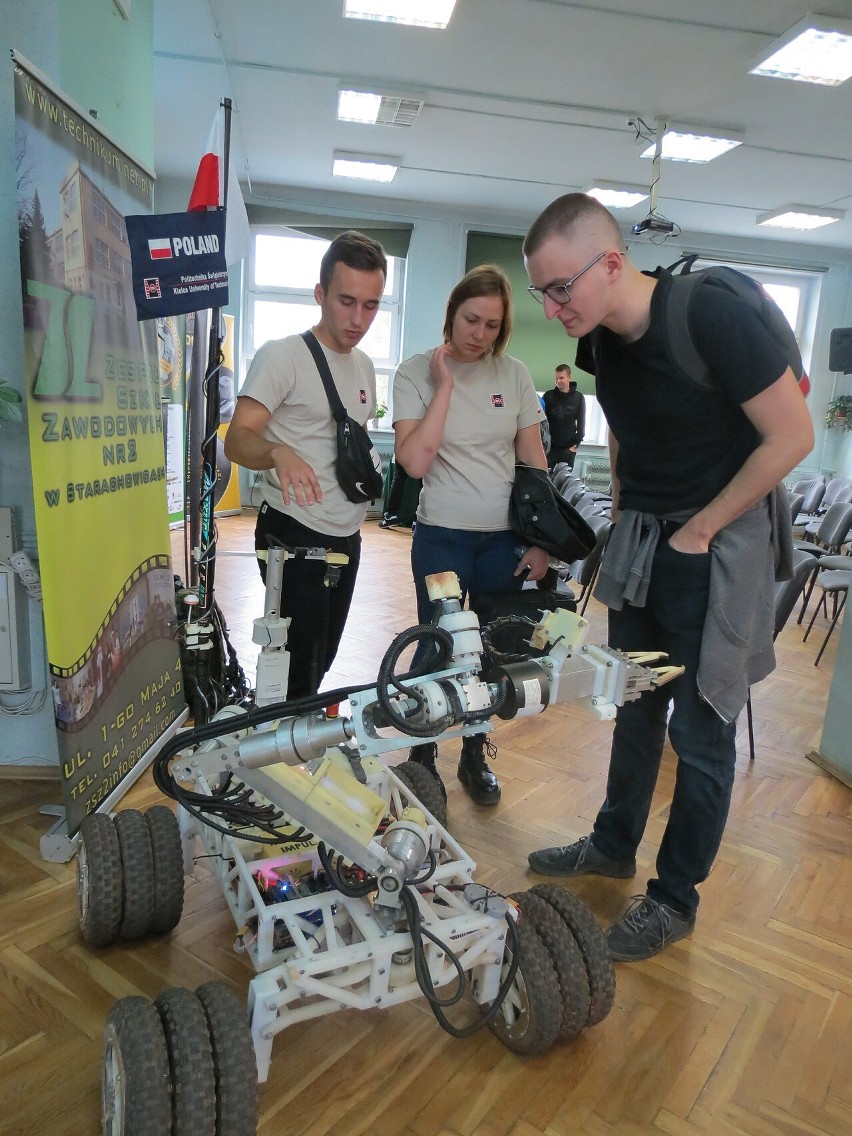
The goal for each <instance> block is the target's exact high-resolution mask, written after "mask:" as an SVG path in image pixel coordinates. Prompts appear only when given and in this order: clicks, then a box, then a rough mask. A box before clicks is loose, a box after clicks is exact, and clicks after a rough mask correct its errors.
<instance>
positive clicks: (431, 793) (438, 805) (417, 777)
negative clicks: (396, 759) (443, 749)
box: [394, 761, 447, 828]
mask: <svg viewBox="0 0 852 1136" xmlns="http://www.w3.org/2000/svg"><path fill="white" fill-rule="evenodd" d="M394 773H395V774H396V775H397V777H398V778H399V779H400V781H401V782H402V783H403V785H405V786H406V788H408V789H410V790H411V792H412V793H413V794H414V796H415V797H416V798H417V799H418V801H420V802H421V803H422V804H423V805H425V806H426V808H427V809H428V810H429V812H430V813H431V814H432V816H433V817H434V818H435V820H436V821H437V822H438V824H440V825H441V827H442V828H446V827H447V802H446V801H445V800H444V796H443V794H442V792H441V788H440V786H439V785H438V782H437V781H436V780H435V778H434V777H433V776H432V774H431V773H430V772H429V770H428V769H426V768H425V766H423V765H420V764H419V763H418V762H416V761H404V762H403V763H402V765H397V766H395V767H394Z"/></svg>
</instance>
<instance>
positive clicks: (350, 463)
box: [302, 331, 383, 505]
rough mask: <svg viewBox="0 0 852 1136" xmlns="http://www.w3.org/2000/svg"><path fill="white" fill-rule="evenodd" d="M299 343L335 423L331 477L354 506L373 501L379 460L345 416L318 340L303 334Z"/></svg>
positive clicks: (358, 425) (378, 483)
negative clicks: (312, 366)
mask: <svg viewBox="0 0 852 1136" xmlns="http://www.w3.org/2000/svg"><path fill="white" fill-rule="evenodd" d="M302 339H304V341H305V344H306V345H307V348H308V350H309V351H310V353H311V355H313V357H314V362H315V363H316V365H317V370H318V371H319V375H320V378H321V379H322V385H323V386H324V387H325V393H326V397H327V398H328V404H329V406H330V407H331V413H332V417H333V418H334V421H335V422H336V423H337V459H336V460H335V463H334V475H335V477H336V478H337V481H338V484H339V485H340V488H341V489H342V490H343V492H344V493H345V495H346V499H347V500H348V501H352V502H354V503H355V504H356V505H363V504H364V503H365V502H366V501H375V500H376V499H377V498H379V497H381V495H382V490H383V483H382V459H381V458H380V457H379V455H378V453H377V452H376V449H375V447H374V445H373V443H372V442H371V441H370V436H369V434H368V433H367V431H366V430H365V429H364V427H363V426H362V425H361V423H360V422H356V421H355V419H354V418H351V417H350V416H349V415H348V414H347V413H346V407H345V406H344V405H343V403H342V401H341V399H340V395H339V394H338V393H337V387H336V386H335V385H334V379H333V378H332V375H331V370H330V368H329V365H328V360H327V359H326V357H325V354H324V353H323V349H322V347H320V345H319V341H318V340H317V337H316V336H315V335H314V333H313V332H312V331H303V332H302Z"/></svg>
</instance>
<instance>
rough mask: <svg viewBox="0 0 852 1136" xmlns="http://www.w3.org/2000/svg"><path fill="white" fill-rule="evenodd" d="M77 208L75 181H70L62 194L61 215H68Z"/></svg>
mask: <svg viewBox="0 0 852 1136" xmlns="http://www.w3.org/2000/svg"><path fill="white" fill-rule="evenodd" d="M76 208H77V183H76V182H74V181H72V182H71V184H70V185H69V186H68V188H67V189H66V190H65V192H64V193H63V194H62V215H63V217H70V216H71V214H72V213H73V212H74V211H75V210H76Z"/></svg>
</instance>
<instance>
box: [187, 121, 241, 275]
mask: <svg viewBox="0 0 852 1136" xmlns="http://www.w3.org/2000/svg"><path fill="white" fill-rule="evenodd" d="M224 152H225V112H224V109H223V108H222V107H219V110H218V112H217V114H216V117H215V118H214V119H213V125H212V127H211V128H210V136H209V138H208V139H207V150H206V151H205V153H204V156H203V157H202V159H201V162H200V163H199V166H198V173H197V174H196V175H195V184H194V185H193V187H192V193H191V195H190V198H189V205H188V206H187V210H188V211H189V212H190V213H193V212H196V211H198V210H201V209H216V208H218V206H220V205H222V204H223V202H224V158H223V154H224ZM250 251H251V230H250V229H249V223H248V217H247V215H246V205H245V202H244V201H243V195H242V191H241V190H240V183H239V181H238V180H237V175H236V171H235V169H234V162H233V154H232V160H231V162H230V166H229V169H228V206H227V209H226V213H225V261H226V263H227V264H236V263H237V261H240V260H243V259H244V258H245V257H247V256H248V254H249V252H250Z"/></svg>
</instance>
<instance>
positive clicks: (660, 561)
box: [594, 539, 736, 913]
mask: <svg viewBox="0 0 852 1136" xmlns="http://www.w3.org/2000/svg"><path fill="white" fill-rule="evenodd" d="M709 576H710V554H709V553H706V554H704V555H689V554H687V553H683V552H676V551H675V550H674V549H673V548H672V547H671V545H670V544H669V543H668V541H667V540H665V539H663V540H661V541H660V544H659V545H658V546H657V551H656V553H655V556H654V563H653V568H652V574H651V584H650V588H649V591H648V600H647V603H646V606H645V607H644V608H636V607H630V606H629V605H625V606H624V608H623V609H622V610H621V611H610V613H609V642H610V645H611V646H612V647H617V648H620V649H621V650H625V651H638V650H662V651H667V652H668V655H669V658H668V660H667V661H668V662H669V663H672V664H675V665H683V666H684V667H685V668H686V670H685V672H684V674H683V675H682V676H681V677H680V678H677V679H675V681H674V682H672V683H670V684H669V685H667V686H663V687H661V688H660V689H659V690H656V691H649V692H648V693H646V694H643V695H641V696H640V697H639V698H638V699H637V700H636V701H635V702H628V703H627V704H626V705H624V706H622V707H620V708H619V710H618V714H617V716H616V721H615V732H614V734H613V741H612V754H611V757H610V765H609V777H608V780H607V789H606V800H605V801H604V804H603V806H602V808H601V810H600V812H599V813H598V816H597V819H596V820H595V827H594V842H595V847H596V848H597V849H598V850H599V851H600V852H603V853H604V854H605V855H607V856H611V857H613V858H615V859H619V860H625V859H630V858H631V857H632V856H634V855H635V853H636V849H637V848H638V846H639V842H640V841H641V839H642V834H643V833H644V831H645V825H646V823H647V820H648V814H649V811H650V808H651V798H652V795H653V792H654V787H655V785H656V783H657V775H658V773H659V770H660V760H661V757H662V752H663V743H664V741H665V736H666V715H667V713H668V708H669V703H670V702H673V710H672V714H671V718H670V719H669V722H668V731H669V739H670V741H671V744H672V748H673V749H674V751H675V753H676V754H677V756H678V763H677V771H676V774H675V789H674V796H673V798H672V803H671V807H670V809H669V817H668V821H667V823H666V828H665V832H664V833H663V839H662V842H661V844H660V851H659V853H658V855H657V878H656V879H652V880H649V882H648V895H649V896H651V897H652V898H654V899H656V900H658V901H660V902H661V903H667V904H669V905H670V906H673V907H674V908H676V909H678V910H680V911H682V912H684V913H691V912H693V911H695V909H696V908H697V907H698V892H697V891H696V887H695V885H696V884H699V883H701V882H702V881H703V880H705V879H707V876H708V875H709V873H710V869H711V867H712V866H713V861H714V859H715V858H716V853H717V852H718V851H719V845H720V843H721V840H722V834H723V832H724V830H725V823H726V821H727V819H728V809H729V807H730V803H731V790H732V788H733V782H734V765H735V761H736V750H735V744H734V742H735V736H736V724H735V723H733V722H731V723H726V722H724V721H723V720H722V719H721V718H720V717H719V715H718V714H717V713H716V711H715V710H713V709H712V708H711V707H710V706H709V705H708V704H707V703H706V702H704V701H703V699H702V698H701V697H700V695H699V693H698V687H697V685H696V673H697V670H698V657H699V651H700V647H701V634H702V630H703V627H704V618H705V614H706V611H707V602H708V586H709Z"/></svg>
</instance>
